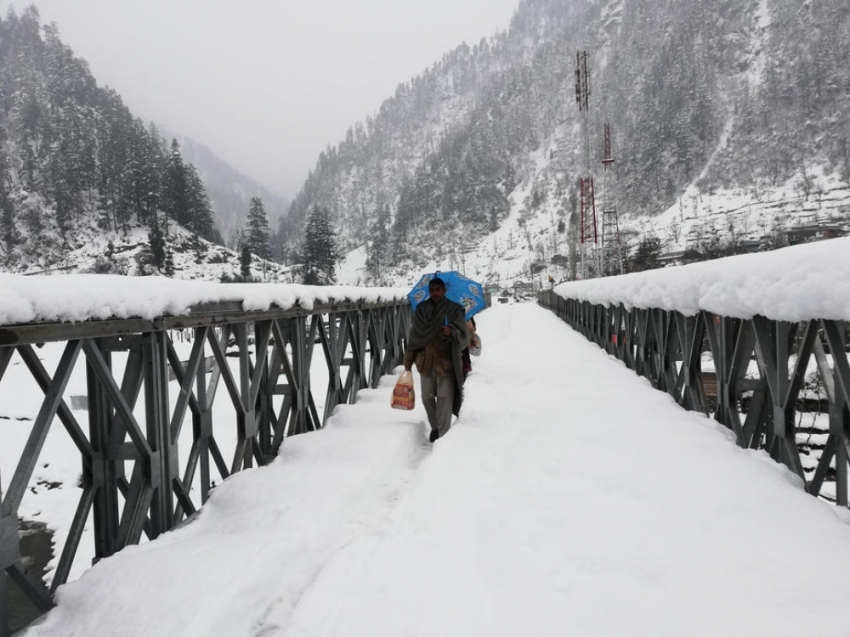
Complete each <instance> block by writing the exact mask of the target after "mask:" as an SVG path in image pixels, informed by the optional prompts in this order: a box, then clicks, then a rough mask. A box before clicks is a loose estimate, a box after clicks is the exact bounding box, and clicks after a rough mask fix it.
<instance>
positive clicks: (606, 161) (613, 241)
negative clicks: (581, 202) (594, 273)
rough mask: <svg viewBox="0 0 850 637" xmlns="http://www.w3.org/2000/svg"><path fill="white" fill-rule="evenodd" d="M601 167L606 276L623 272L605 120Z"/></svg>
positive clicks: (603, 248)
mask: <svg viewBox="0 0 850 637" xmlns="http://www.w3.org/2000/svg"><path fill="white" fill-rule="evenodd" d="M602 167H603V172H602V275H603V276H608V275H611V274H622V273H623V251H622V249H621V246H620V224H619V221H618V219H617V206H616V203H615V202H614V197H612V196H611V190H610V180H611V175H609V172H613V167H614V155H613V153H612V152H611V124H609V123H607V122H606V123H605V156H604V157H603V158H602ZM609 169H611V170H610V171H609Z"/></svg>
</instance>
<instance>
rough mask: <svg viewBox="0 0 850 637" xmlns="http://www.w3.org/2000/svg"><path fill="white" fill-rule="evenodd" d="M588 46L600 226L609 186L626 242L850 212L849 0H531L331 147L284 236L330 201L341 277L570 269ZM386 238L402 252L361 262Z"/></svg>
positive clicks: (706, 237)
mask: <svg viewBox="0 0 850 637" xmlns="http://www.w3.org/2000/svg"><path fill="white" fill-rule="evenodd" d="M579 50H582V51H587V52H588V53H589V56H590V66H591V96H590V115H589V131H590V135H589V137H590V142H591V146H592V168H593V173H595V174H593V175H592V176H594V177H595V178H596V183H597V202H596V203H597V210H598V215H599V221H598V223H599V225H600V231H601V223H602V220H601V208H602V200H603V198H604V199H605V201H606V203H607V205H608V206H615V207H616V209H617V210H618V212H619V220H620V230H621V233H622V234H623V236H624V238H625V239H626V240H627V242H630V243H631V245H632V246H634V245H635V244H637V243H638V242H639V241H640V240H641V238H642V237H644V236H646V235H647V233H654V234H655V235H656V236H657V237H658V238H659V239H660V241H661V243H662V246H663V247H664V250H666V251H682V250H685V249H688V248H690V249H691V250H692V251H694V252H699V251H700V250H703V251H704V252H707V251H708V249H707V248H705V246H706V245H708V244H710V243H712V242H713V243H715V244H716V243H720V244H724V245H726V246H727V248H729V249H735V246H733V245H731V244H733V243H735V244H738V243H740V242H741V241H742V240H744V239H746V238H754V239H756V240H758V239H761V238H762V237H765V236H769V235H772V234H782V233H785V232H787V231H788V230H789V229H791V228H794V227H796V226H800V225H803V224H809V223H812V222H815V221H817V222H823V221H834V222H836V223H839V224H840V223H846V222H847V220H848V217H850V4H848V3H847V2H846V0H817V1H810V0H807V1H806V2H802V3H801V2H799V0H718V1H716V2H711V3H706V2H703V1H702V0H675V1H672V0H671V1H662V2H659V1H658V0H522V2H521V3H520V5H519V8H518V10H517V12H516V14H515V16H514V18H513V20H512V23H511V25H510V27H509V28H508V29H507V31H505V32H503V33H499V34H497V35H495V36H494V37H492V38H490V39H488V40H482V41H481V42H479V43H478V44H476V45H474V46H472V47H469V46H466V45H462V46H460V47H458V48H457V49H455V50H454V51H452V52H450V53H448V54H447V55H446V56H444V58H443V59H442V60H441V61H440V62H438V63H437V64H435V65H434V66H432V67H431V68H429V69H427V70H426V71H425V72H423V73H422V74H421V75H420V76H418V77H416V78H414V79H413V80H411V81H409V82H406V83H404V84H402V85H400V86H399V87H398V89H397V91H396V93H395V95H394V96H393V97H392V98H390V99H388V100H386V101H385V102H384V103H383V104H382V106H381V108H380V109H379V111H378V112H377V113H376V114H375V115H374V116H372V117H369V118H367V120H366V121H365V123H358V124H357V125H355V126H354V127H353V128H352V129H351V130H350V131H349V133H348V135H347V136H346V138H345V139H344V140H342V141H341V142H340V143H339V144H338V145H337V146H335V147H333V148H329V149H328V150H327V151H326V152H324V153H323V154H322V155H321V156H320V158H319V161H318V163H317V165H316V167H315V169H314V170H313V171H312V173H311V174H310V176H309V178H308V180H307V181H306V183H305V184H304V186H303V188H302V190H301V192H300V193H299V194H298V195H297V197H296V199H295V201H294V203H293V206H292V208H291V214H290V215H289V217H287V218H285V219H283V220H282V223H281V233H280V234H281V236H283V237H284V238H288V239H289V240H291V241H294V240H297V238H298V232H297V229H298V228H299V227H303V223H304V219H305V218H306V216H307V215H308V214H309V211H310V210H311V208H312V207H313V206H314V205H321V206H325V207H328V208H329V209H330V210H331V211H332V215H333V217H334V218H335V220H336V223H337V227H338V231H339V234H340V238H341V239H342V243H343V244H344V247H345V248H346V249H348V250H351V251H353V253H352V254H351V255H350V257H349V259H348V264H347V265H345V264H344V266H343V268H342V272H343V273H344V276H347V277H351V278H360V279H361V280H375V281H378V280H396V281H400V280H406V279H407V278H408V277H409V276H412V275H410V274H409V273H410V272H411V271H417V270H418V269H422V268H431V267H442V268H444V269H446V268H449V267H459V268H462V269H465V270H466V271H467V273H468V274H474V275H476V276H478V277H480V278H496V277H501V278H502V279H504V278H514V277H519V276H526V277H527V276H528V274H529V272H530V269H531V268H530V265H531V264H532V263H539V264H542V265H543V266H545V267H546V268H547V269H548V271H549V273H550V274H553V275H554V278H556V279H560V278H564V277H566V276H568V275H569V273H570V267H569V262H570V260H571V258H572V257H571V255H574V254H575V253H576V252H577V251H576V249H575V247H576V243H577V240H578V231H577V223H578V219H577V216H578V214H577V211H578V207H579V195H578V193H577V182H578V178H579V176H580V175H581V174H582V173H584V172H585V171H584V168H583V166H584V161H583V135H582V133H581V130H582V129H581V119H580V117H581V114H580V112H579V110H578V108H577V105H576V101H575V88H574V87H575V66H574V65H575V59H576V52H577V51H579ZM606 122H610V124H611V126H612V129H613V154H614V156H615V158H616V163H615V169H614V172H613V175H612V176H611V178H610V180H609V183H608V188H607V189H603V188H602V181H603V179H602V165H601V164H600V160H601V158H602V153H603V150H602V145H603V144H602V130H603V126H604V123H606ZM603 190H604V192H603ZM374 237H386V238H387V241H383V240H382V241H378V242H373V238H374ZM383 245H386V247H385V248H383V247H382V246H383ZM376 246H377V247H376ZM373 249H379V250H385V251H386V253H387V254H386V255H382V256H383V258H379V259H371V261H373V262H377V263H393V266H385V267H382V268H376V267H367V266H366V263H367V261H369V259H368V257H370V256H371V254H370V253H371V252H372V251H373Z"/></svg>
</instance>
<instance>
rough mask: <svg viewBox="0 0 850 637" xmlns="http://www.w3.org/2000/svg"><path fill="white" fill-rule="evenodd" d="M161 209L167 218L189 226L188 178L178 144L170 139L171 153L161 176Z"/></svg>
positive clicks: (190, 219)
mask: <svg viewBox="0 0 850 637" xmlns="http://www.w3.org/2000/svg"><path fill="white" fill-rule="evenodd" d="M161 205H162V209H163V211H164V212H165V215H166V217H167V218H169V219H173V220H174V221H176V222H177V223H179V224H180V225H181V226H185V227H187V228H188V227H189V226H190V225H191V221H192V217H191V210H190V203H189V180H188V175H187V170H186V165H185V164H184V163H183V157H182V155H181V154H180V144H178V143H177V140H176V139H173V140H171V154H170V155H169V156H168V161H167V162H166V165H165V173H164V174H163V177H162V202H161Z"/></svg>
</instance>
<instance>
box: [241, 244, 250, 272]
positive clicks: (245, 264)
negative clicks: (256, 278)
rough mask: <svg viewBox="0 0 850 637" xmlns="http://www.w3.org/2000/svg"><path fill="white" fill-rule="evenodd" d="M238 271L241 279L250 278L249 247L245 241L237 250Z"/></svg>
mask: <svg viewBox="0 0 850 637" xmlns="http://www.w3.org/2000/svg"><path fill="white" fill-rule="evenodd" d="M239 268H240V269H239V272H240V274H241V275H242V278H243V279H249V278H251V247H250V246H249V245H248V244H247V243H245V244H243V245H242V250H241V251H240V252H239Z"/></svg>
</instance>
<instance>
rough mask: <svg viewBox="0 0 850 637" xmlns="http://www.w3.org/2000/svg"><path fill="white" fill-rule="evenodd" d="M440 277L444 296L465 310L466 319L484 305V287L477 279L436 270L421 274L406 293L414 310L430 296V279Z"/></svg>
mask: <svg viewBox="0 0 850 637" xmlns="http://www.w3.org/2000/svg"><path fill="white" fill-rule="evenodd" d="M435 278H440V279H441V280H442V281H443V282H444V283H445V284H446V298H447V299H448V300H449V301H454V302H455V303H459V304H460V305H462V306H463V307H464V309H465V310H466V320H467V321H468V320H469V319H470V318H471V317H472V315H473V314H475V313H477V312H480V311H481V310H483V309H484V308H485V307H486V303H485V302H484V288H483V287H482V285H481V284H480V283H478V282H477V281H473V280H472V279H469V278H467V277H465V276H463V275H462V274H460V273H459V272H455V271H454V270H450V271H448V272H440V271H439V270H437V271H436V272H433V273H429V274H423V275H422V278H421V279H419V282H418V283H417V284H416V285H414V286H413V289H412V290H411V291H410V292H408V293H407V298H408V299H410V305H411V306H412V307H413V310H414V311H416V306H417V305H419V304H420V303H421V302H422V301H424V300H425V299H427V298H428V297H429V296H430V292H429V291H428V284H429V283H430V282H431V279H435Z"/></svg>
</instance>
